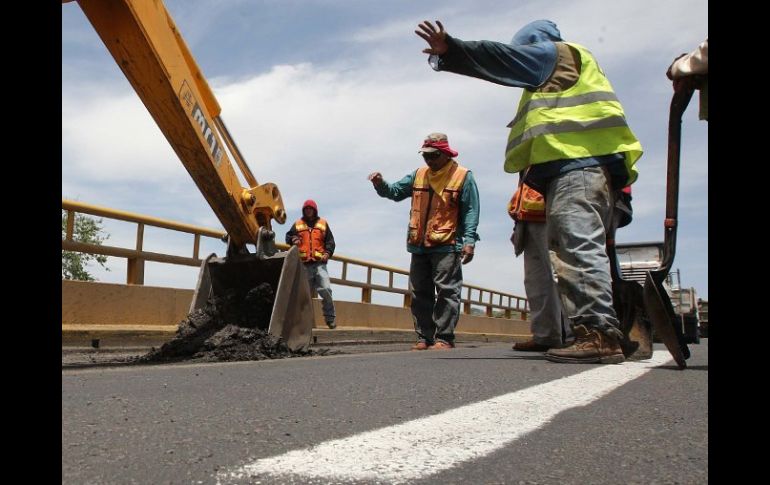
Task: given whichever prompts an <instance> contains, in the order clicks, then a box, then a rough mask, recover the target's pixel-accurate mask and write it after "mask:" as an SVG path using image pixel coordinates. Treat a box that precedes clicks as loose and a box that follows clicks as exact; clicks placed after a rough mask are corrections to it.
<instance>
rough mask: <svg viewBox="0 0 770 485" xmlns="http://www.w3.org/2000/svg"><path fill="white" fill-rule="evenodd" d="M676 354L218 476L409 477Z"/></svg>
mask: <svg viewBox="0 0 770 485" xmlns="http://www.w3.org/2000/svg"><path fill="white" fill-rule="evenodd" d="M671 360H672V359H671V356H670V354H669V353H668V352H667V351H656V352H654V354H653V357H652V359H650V360H647V361H643V362H625V363H623V364H621V365H602V366H600V367H595V368H591V369H590V370H587V371H584V372H580V373H578V374H575V375H571V376H568V377H563V378H561V379H557V380H555V381H551V382H546V383H543V384H539V385H537V386H534V387H530V388H527V389H522V390H520V391H517V392H512V393H510V394H504V395H502V396H497V397H495V398H492V399H488V400H486V401H482V402H478V403H474V404H469V405H467V406H462V407H459V408H456V409H452V410H449V411H445V412H443V413H440V414H436V415H434V416H428V417H425V418H420V419H415V420H413V421H408V422H405V423H402V424H398V425H395V426H389V427H387V428H381V429H377V430H373V431H367V432H365V433H361V434H357V435H353V436H350V437H348V438H342V439H337V440H332V441H326V442H323V443H320V444H318V445H315V446H312V447H310V448H306V449H301V450H294V451H290V452H288V453H284V454H282V455H278V456H274V457H270V458H264V459H261V460H257V461H255V462H253V463H250V464H247V465H245V466H243V467H240V468H238V469H235V470H231V471H225V472H220V473H219V474H218V476H217V478H218V480H219V483H220V484H225V483H228V482H230V481H234V480H241V479H244V478H250V479H252V482H251V483H260V482H259V481H257V480H253V479H258V478H262V479H264V481H265V482H264V483H270V482H271V479H275V478H278V477H284V478H285V479H287V480H293V479H297V480H299V482H298V483H313V482H316V483H318V482H321V483H329V482H341V481H345V480H371V481H375V482H376V483H392V484H400V483H405V482H409V481H410V480H415V479H417V478H422V477H426V476H428V475H431V474H434V473H438V472H440V471H443V470H445V469H448V468H451V467H453V466H457V465H459V464H461V463H463V462H467V461H470V460H473V459H476V458H480V457H483V456H485V455H488V454H490V453H492V452H494V451H496V450H498V449H500V448H502V447H503V446H506V445H507V444H509V443H510V442H512V441H514V440H516V439H518V438H521V437H522V436H523V435H525V434H527V433H530V432H532V431H534V430H536V429H538V428H540V427H542V426H544V425H545V424H547V423H548V422H549V421H551V420H552V419H553V418H554V417H555V416H556V415H558V414H559V413H561V412H563V411H566V410H568V409H572V408H575V407H578V406H585V405H587V404H590V403H591V402H592V401H595V400H597V399H599V398H601V397H602V396H604V395H606V394H608V393H609V392H611V391H613V390H614V389H617V388H618V387H620V386H622V385H623V384H626V383H627V382H629V381H631V380H634V379H636V378H638V377H640V376H642V375H644V374H645V373H647V372H648V371H649V370H650V369H652V368H653V367H657V366H659V365H662V364H664V363H666V362H668V361H671ZM563 365H567V364H563Z"/></svg>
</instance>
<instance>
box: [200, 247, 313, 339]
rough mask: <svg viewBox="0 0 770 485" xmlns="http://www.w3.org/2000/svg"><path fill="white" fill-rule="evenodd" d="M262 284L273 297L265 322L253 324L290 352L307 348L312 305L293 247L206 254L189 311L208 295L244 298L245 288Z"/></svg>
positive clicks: (309, 337) (311, 320)
mask: <svg viewBox="0 0 770 485" xmlns="http://www.w3.org/2000/svg"><path fill="white" fill-rule="evenodd" d="M263 283H267V284H269V285H270V287H271V288H272V289H273V291H274V295H275V298H274V300H273V305H272V312H271V315H270V320H269V322H264V321H257V322H255V327H256V328H260V329H261V330H266V331H267V332H268V333H270V334H271V335H274V336H276V337H281V338H282V339H283V341H284V342H285V343H286V345H287V346H288V347H289V348H290V349H291V350H293V351H298V350H307V348H308V347H309V346H310V339H311V334H312V328H313V322H314V316H313V305H312V300H311V296H310V286H309V285H308V282H307V279H306V277H305V274H304V268H303V267H302V263H301V262H300V259H299V253H298V249H297V247H296V246H292V247H291V249H289V250H288V251H280V252H276V253H275V254H273V255H271V256H264V255H260V254H234V255H230V256H228V257H226V258H218V257H216V255H214V254H212V255H210V256H209V257H207V258H206V259H205V260H204V261H203V263H202V264H201V270H200V273H199V276H198V285H197V287H196V289H195V294H194V297H193V302H192V305H191V307H190V311H193V310H196V309H198V308H201V307H202V306H203V305H205V304H206V301H207V300H208V299H209V298H210V297H212V296H222V295H225V294H232V292H235V295H236V298H245V297H246V294H247V293H248V292H249V290H251V289H252V288H255V287H257V286H259V285H261V284H263Z"/></svg>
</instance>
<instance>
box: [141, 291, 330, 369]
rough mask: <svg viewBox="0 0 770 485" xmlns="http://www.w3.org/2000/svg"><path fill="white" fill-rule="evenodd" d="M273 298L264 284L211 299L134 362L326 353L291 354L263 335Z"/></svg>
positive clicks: (278, 341)
mask: <svg viewBox="0 0 770 485" xmlns="http://www.w3.org/2000/svg"><path fill="white" fill-rule="evenodd" d="M274 299H275V295H274V291H273V288H272V287H271V286H270V285H269V284H267V283H262V284H260V285H259V286H256V287H254V288H252V289H251V290H249V291H248V292H247V293H246V295H245V297H240V296H239V295H238V294H237V292H236V291H230V292H228V293H226V294H225V295H224V296H221V297H214V298H212V299H210V300H209V301H208V302H207V303H206V305H205V306H204V307H203V308H200V309H198V310H195V311H194V312H192V313H191V314H189V315H188V316H187V318H185V319H184V320H183V321H182V322H181V323H180V324H179V329H178V330H177V333H176V336H175V337H174V338H173V339H171V340H170V341H168V342H166V343H165V344H163V345H162V346H161V348H160V349H155V348H153V349H152V350H151V351H150V352H149V353H147V354H146V355H143V356H141V357H138V358H137V359H136V360H135V362H137V363H149V362H176V361H181V360H194V361H204V362H222V361H238V360H264V359H283V358H287V357H304V356H308V355H323V354H326V353H328V351H325V350H322V351H313V350H307V351H298V352H295V351H292V350H290V349H289V348H288V347H287V346H286V344H285V343H284V342H283V340H282V339H281V338H280V337H276V336H273V335H270V334H269V333H267V328H268V327H269V325H270V315H271V313H272V309H273V301H274Z"/></svg>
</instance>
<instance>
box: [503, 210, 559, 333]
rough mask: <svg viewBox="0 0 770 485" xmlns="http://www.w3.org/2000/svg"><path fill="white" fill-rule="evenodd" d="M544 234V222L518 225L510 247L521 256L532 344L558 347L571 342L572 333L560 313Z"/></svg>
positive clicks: (517, 223) (523, 222) (520, 223)
mask: <svg viewBox="0 0 770 485" xmlns="http://www.w3.org/2000/svg"><path fill="white" fill-rule="evenodd" d="M546 233H547V230H546V224H545V222H531V221H518V222H516V227H515V228H514V235H513V245H514V251H515V253H516V255H517V256H518V255H519V254H521V253H524V291H525V292H526V293H527V301H528V302H529V310H530V313H529V315H530V322H531V331H532V340H533V341H534V342H535V343H537V344H540V345H547V346H549V347H561V346H562V345H564V344H565V343H566V342H567V341H569V340H571V339H572V329H571V328H570V325H569V321H568V320H567V319H566V318H564V316H563V313H562V311H561V301H560V299H559V291H558V289H557V288H556V281H555V278H554V274H553V270H552V269H551V259H550V256H549V254H548V238H547V237H546V236H547V234H546Z"/></svg>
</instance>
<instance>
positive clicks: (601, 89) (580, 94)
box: [504, 43, 642, 185]
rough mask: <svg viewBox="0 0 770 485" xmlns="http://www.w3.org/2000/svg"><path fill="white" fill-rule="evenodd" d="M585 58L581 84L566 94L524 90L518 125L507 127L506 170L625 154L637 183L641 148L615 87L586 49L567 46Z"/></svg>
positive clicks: (627, 167) (630, 171)
mask: <svg viewBox="0 0 770 485" xmlns="http://www.w3.org/2000/svg"><path fill="white" fill-rule="evenodd" d="M566 44H567V45H569V46H571V47H573V48H575V49H576V50H577V51H578V53H579V54H580V61H581V66H580V77H579V78H578V81H577V83H575V85H574V86H572V87H570V88H569V89H567V90H565V91H561V92H549V93H544V92H540V91H534V92H532V91H529V90H526V89H525V90H524V92H523V93H522V95H521V100H520V101H519V108H518V110H517V113H516V117H515V118H514V120H513V121H512V122H511V123H510V124H509V125H508V126H510V127H511V132H510V134H509V135H508V145H507V146H506V151H505V165H504V168H505V171H506V172H520V171H521V170H523V169H525V168H526V167H528V166H530V165H536V164H539V163H546V162H551V161H554V160H563V159H572V158H584V157H593V156H600V155H610V154H612V153H623V155H624V156H625V162H626V169H627V170H628V174H629V178H628V182H627V184H629V185H630V184H632V183H633V182H634V181H635V180H636V178H637V176H638V172H637V169H636V167H635V165H634V164H635V163H636V161H637V160H638V159H639V157H641V156H642V145H641V144H640V143H639V140H637V139H636V137H635V136H634V134H633V133H632V132H631V129H630V128H629V127H628V124H627V123H626V115H625V113H624V112H623V107H622V106H621V105H620V102H619V101H618V99H617V96H615V93H614V91H613V90H612V86H611V85H610V82H609V81H608V80H607V78H606V77H605V76H604V73H603V72H602V70H601V68H599V65H598V64H597V63H596V59H594V56H593V55H592V54H591V53H590V52H589V51H588V50H587V49H586V48H585V47H583V46H580V45H577V44H572V43H566Z"/></svg>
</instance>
